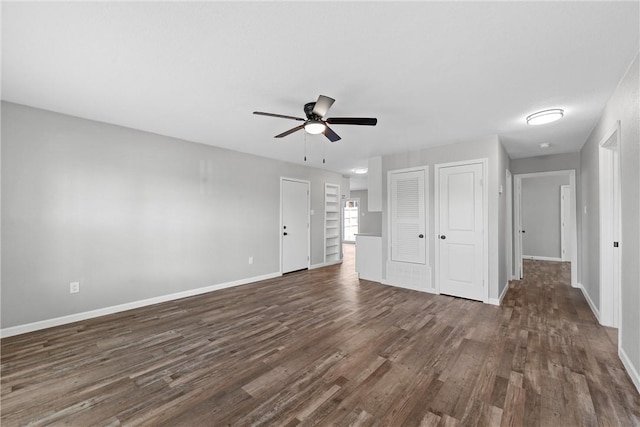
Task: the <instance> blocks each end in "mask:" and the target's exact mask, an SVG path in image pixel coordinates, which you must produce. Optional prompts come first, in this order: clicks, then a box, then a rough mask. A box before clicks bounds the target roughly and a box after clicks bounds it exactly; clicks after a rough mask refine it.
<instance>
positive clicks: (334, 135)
mask: <svg viewBox="0 0 640 427" xmlns="http://www.w3.org/2000/svg"><path fill="white" fill-rule="evenodd" d="M324 136H326V137H327V138H329V141H331V142H336V141H340V140H341V139H342V138H340V137H339V136H338V134H337V133H335V132H334V131H333V130H331V128H330V127H329V126H325V127H324Z"/></svg>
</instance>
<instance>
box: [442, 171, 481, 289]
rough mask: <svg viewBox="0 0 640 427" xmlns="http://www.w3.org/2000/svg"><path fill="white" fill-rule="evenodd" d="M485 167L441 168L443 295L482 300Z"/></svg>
mask: <svg viewBox="0 0 640 427" xmlns="http://www.w3.org/2000/svg"><path fill="white" fill-rule="evenodd" d="M482 176H483V166H482V164H481V163H474V164H469V165H463V166H451V167H443V168H440V169H439V174H438V178H439V179H438V182H439V191H438V198H439V200H438V201H437V207H438V212H436V215H438V219H439V230H437V232H438V235H437V236H436V246H437V248H436V250H437V251H439V264H438V276H439V277H438V279H439V284H440V293H443V294H447V295H453V296H458V297H462V298H469V299H473V300H479V301H482V300H483V299H484V298H483V297H484V295H485V290H484V282H483V278H484V274H483V263H484V253H483V248H484V244H483V239H484V236H483V226H484V218H483V212H484V210H483V203H482Z"/></svg>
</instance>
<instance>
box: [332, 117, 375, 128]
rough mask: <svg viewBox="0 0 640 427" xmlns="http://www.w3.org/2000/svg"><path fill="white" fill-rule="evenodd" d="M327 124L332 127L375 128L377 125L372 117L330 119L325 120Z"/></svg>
mask: <svg viewBox="0 0 640 427" xmlns="http://www.w3.org/2000/svg"><path fill="white" fill-rule="evenodd" d="M327 123H330V124H332V125H360V126H375V125H376V124H377V123H378V119H374V118H372V117H330V118H328V119H327Z"/></svg>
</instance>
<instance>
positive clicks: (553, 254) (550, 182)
mask: <svg viewBox="0 0 640 427" xmlns="http://www.w3.org/2000/svg"><path fill="white" fill-rule="evenodd" d="M569 183H570V180H569V176H567V175H552V176H539V177H531V178H523V179H522V229H523V230H525V231H526V233H524V235H523V236H522V254H523V255H524V256H538V257H549V258H561V257H562V253H561V249H560V246H561V245H560V241H561V236H560V234H561V233H560V222H561V221H560V186H561V185H569Z"/></svg>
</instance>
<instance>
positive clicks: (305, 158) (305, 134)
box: [304, 132, 307, 162]
mask: <svg viewBox="0 0 640 427" xmlns="http://www.w3.org/2000/svg"><path fill="white" fill-rule="evenodd" d="M304 161H305V162H306V161H307V133H306V132H305V133H304Z"/></svg>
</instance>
